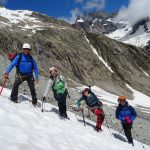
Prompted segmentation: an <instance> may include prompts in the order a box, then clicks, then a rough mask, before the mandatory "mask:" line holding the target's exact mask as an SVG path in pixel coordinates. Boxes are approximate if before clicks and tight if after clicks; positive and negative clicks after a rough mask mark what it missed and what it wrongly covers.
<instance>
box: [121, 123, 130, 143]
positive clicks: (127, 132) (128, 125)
mask: <svg viewBox="0 0 150 150" xmlns="http://www.w3.org/2000/svg"><path fill="white" fill-rule="evenodd" d="M122 127H123V130H124V133H125V136H126V137H127V139H128V142H129V143H133V138H132V134H131V129H132V124H126V123H124V124H122Z"/></svg>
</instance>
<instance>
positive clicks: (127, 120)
mask: <svg viewBox="0 0 150 150" xmlns="http://www.w3.org/2000/svg"><path fill="white" fill-rule="evenodd" d="M124 121H125V122H126V123H127V124H131V123H132V120H131V119H130V118H129V117H128V116H126V117H124Z"/></svg>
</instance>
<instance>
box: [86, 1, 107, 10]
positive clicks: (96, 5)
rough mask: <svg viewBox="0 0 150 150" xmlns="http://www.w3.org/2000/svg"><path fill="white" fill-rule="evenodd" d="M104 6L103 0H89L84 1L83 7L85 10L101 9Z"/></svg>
mask: <svg viewBox="0 0 150 150" xmlns="http://www.w3.org/2000/svg"><path fill="white" fill-rule="evenodd" d="M104 7H105V0H89V1H87V2H86V3H85V5H84V7H83V8H84V9H85V10H93V9H94V10H96V11H99V10H102V9H103V8H104Z"/></svg>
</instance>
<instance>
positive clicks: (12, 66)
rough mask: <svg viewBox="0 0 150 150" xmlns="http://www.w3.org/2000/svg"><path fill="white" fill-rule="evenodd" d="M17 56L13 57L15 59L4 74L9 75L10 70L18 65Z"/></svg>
mask: <svg viewBox="0 0 150 150" xmlns="http://www.w3.org/2000/svg"><path fill="white" fill-rule="evenodd" d="M19 57H20V56H19V55H18V56H16V57H15V59H14V60H13V61H12V62H11V64H10V65H9V67H8V69H7V70H6V74H9V73H10V72H11V70H12V69H13V68H14V67H15V66H16V65H17V64H18V61H19Z"/></svg>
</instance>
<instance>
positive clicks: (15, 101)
mask: <svg viewBox="0 0 150 150" xmlns="http://www.w3.org/2000/svg"><path fill="white" fill-rule="evenodd" d="M10 100H11V101H12V102H14V103H18V100H14V99H13V100H12V99H10Z"/></svg>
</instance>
